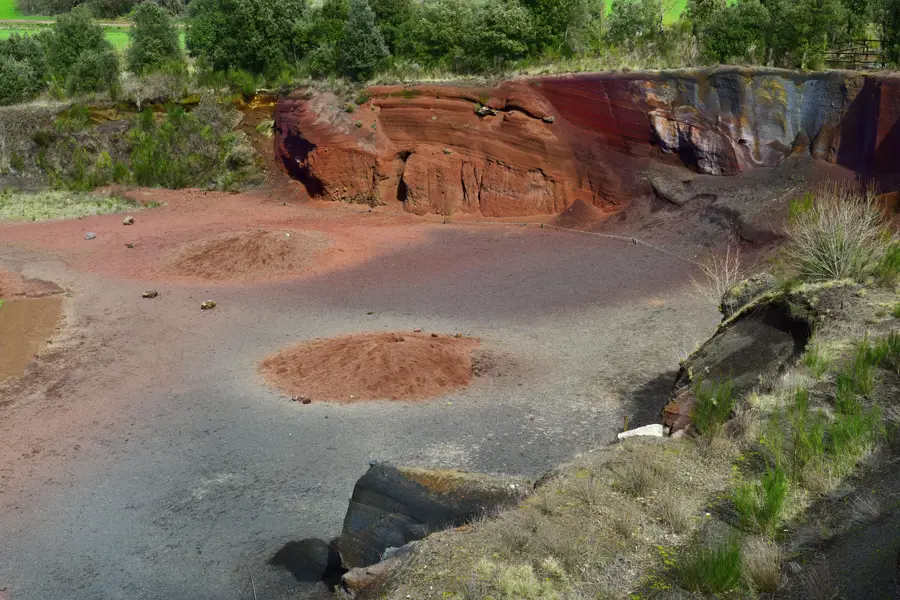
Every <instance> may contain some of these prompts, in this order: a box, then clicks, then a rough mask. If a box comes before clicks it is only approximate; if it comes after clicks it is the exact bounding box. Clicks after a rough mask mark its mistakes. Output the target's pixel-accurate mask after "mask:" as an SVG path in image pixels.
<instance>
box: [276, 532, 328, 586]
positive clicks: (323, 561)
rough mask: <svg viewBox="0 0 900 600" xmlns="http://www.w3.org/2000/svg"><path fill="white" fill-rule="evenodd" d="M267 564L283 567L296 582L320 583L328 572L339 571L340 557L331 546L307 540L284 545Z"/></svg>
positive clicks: (311, 539)
mask: <svg viewBox="0 0 900 600" xmlns="http://www.w3.org/2000/svg"><path fill="white" fill-rule="evenodd" d="M269 564H270V565H273V566H281V567H284V568H285V569H287V570H288V571H290V572H291V573H292V574H293V575H294V578H295V579H297V581H321V580H323V579H324V578H325V576H326V574H328V573H329V572H332V571H335V570H338V569H340V557H339V556H338V554H337V549H336V548H334V547H333V545H332V544H329V543H328V542H326V541H325V540H320V539H318V538H307V539H305V540H300V541H298V542H288V543H287V544H285V545H284V546H283V547H282V548H281V549H280V550H279V551H278V552H276V553H275V556H273V557H272V558H270V559H269Z"/></svg>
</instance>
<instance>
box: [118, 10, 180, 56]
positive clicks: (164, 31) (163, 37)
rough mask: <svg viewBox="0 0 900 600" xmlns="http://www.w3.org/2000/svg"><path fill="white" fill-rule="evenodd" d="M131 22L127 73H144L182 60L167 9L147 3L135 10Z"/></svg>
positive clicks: (176, 31)
mask: <svg viewBox="0 0 900 600" xmlns="http://www.w3.org/2000/svg"><path fill="white" fill-rule="evenodd" d="M131 20H132V23H133V25H132V27H131V28H130V29H129V31H128V35H129V38H130V39H131V43H130V44H129V45H128V49H127V50H126V52H125V59H126V62H127V64H128V70H129V71H131V72H132V73H147V72H150V71H155V70H158V69H160V68H162V67H164V66H168V65H171V64H173V63H180V62H182V61H183V60H184V57H183V56H182V55H181V46H180V45H179V43H178V30H177V29H176V28H175V22H174V21H173V20H172V16H171V15H170V14H169V12H168V11H167V10H166V9H164V8H162V7H160V6H159V5H158V4H157V3H156V2H152V1H150V0H148V1H147V2H143V3H141V4H139V5H138V7H137V8H135V9H134V12H133V13H132V15H131Z"/></svg>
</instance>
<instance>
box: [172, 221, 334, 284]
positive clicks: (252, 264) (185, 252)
mask: <svg viewBox="0 0 900 600" xmlns="http://www.w3.org/2000/svg"><path fill="white" fill-rule="evenodd" d="M327 245H328V238H326V237H325V236H324V235H322V234H321V233H318V232H314V231H293V232H275V231H243V232H235V233H225V234H221V235H217V236H215V237H212V238H207V239H205V240H200V241H199V242H191V243H188V244H185V245H184V246H182V247H181V248H180V249H179V250H178V251H176V252H175V253H174V255H173V256H171V257H170V258H169V260H168V264H167V271H168V272H169V273H170V274H172V275H176V276H182V277H196V278H199V279H209V280H213V281H223V280H241V281H246V280H262V279H269V278H273V277H279V276H284V275H289V274H292V273H300V272H302V271H303V270H304V269H306V268H307V267H309V266H310V265H311V264H312V262H313V259H315V257H316V255H317V254H319V253H320V252H321V251H322V250H324V249H325V247H326V246H327Z"/></svg>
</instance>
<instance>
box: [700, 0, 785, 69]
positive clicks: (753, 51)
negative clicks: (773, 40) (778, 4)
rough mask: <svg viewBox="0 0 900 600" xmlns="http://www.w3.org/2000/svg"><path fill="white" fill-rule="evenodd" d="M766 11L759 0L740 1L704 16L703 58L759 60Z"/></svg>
mask: <svg viewBox="0 0 900 600" xmlns="http://www.w3.org/2000/svg"><path fill="white" fill-rule="evenodd" d="M768 27H769V11H768V10H766V7H765V6H763V5H762V4H760V3H759V0H742V1H741V2H738V3H736V4H733V5H732V6H728V7H724V8H721V9H719V10H715V11H713V12H711V13H709V14H707V15H706V20H705V22H704V24H703V29H702V32H701V34H700V35H701V44H702V48H703V54H704V57H706V58H707V59H708V60H711V61H713V62H717V63H733V62H757V61H760V60H762V59H763V57H764V52H765V39H766V31H767V30H768Z"/></svg>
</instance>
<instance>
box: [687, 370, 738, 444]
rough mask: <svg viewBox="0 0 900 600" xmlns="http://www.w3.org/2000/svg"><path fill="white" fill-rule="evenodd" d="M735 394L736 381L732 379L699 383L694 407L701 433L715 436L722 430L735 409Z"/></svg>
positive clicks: (696, 424)
mask: <svg viewBox="0 0 900 600" xmlns="http://www.w3.org/2000/svg"><path fill="white" fill-rule="evenodd" d="M733 394H734V382H732V381H731V380H730V379H727V380H725V381H721V382H712V383H710V382H705V381H700V382H698V383H697V385H696V387H695V391H694V396H695V397H696V400H697V402H696V404H695V407H694V425H695V426H696V427H697V430H698V431H699V432H700V433H701V434H703V435H708V436H713V437H714V436H716V435H717V434H718V433H719V432H720V431H721V428H722V426H723V425H724V424H725V421H727V420H728V418H729V417H730V416H731V412H732V410H734V395H733Z"/></svg>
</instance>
